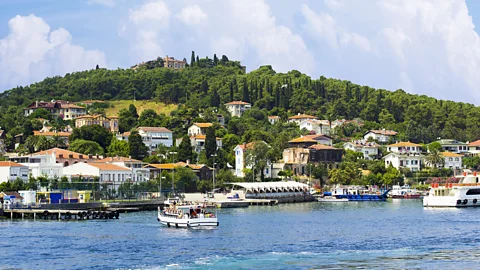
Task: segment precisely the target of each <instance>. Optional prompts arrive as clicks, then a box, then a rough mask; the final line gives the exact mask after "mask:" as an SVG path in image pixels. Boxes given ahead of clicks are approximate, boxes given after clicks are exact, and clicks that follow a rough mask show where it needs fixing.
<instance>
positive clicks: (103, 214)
mask: <svg viewBox="0 0 480 270" xmlns="http://www.w3.org/2000/svg"><path fill="white" fill-rule="evenodd" d="M3 215H4V216H6V217H10V219H14V218H21V219H22V220H23V219H26V218H33V220H37V219H40V220H65V221H66V220H87V219H114V218H115V219H118V218H119V216H120V213H119V212H118V211H91V210H63V209H48V210H47V209H3Z"/></svg>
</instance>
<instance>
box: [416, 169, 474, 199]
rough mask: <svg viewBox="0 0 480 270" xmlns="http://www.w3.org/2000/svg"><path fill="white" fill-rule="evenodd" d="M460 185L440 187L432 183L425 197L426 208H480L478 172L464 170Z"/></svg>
mask: <svg viewBox="0 0 480 270" xmlns="http://www.w3.org/2000/svg"><path fill="white" fill-rule="evenodd" d="M456 178H460V180H459V182H458V183H446V184H444V185H440V184H438V183H432V186H431V187H430V190H429V191H428V195H427V196H425V197H423V206H424V207H475V206H480V183H479V176H477V172H471V171H470V170H464V172H463V175H462V176H456Z"/></svg>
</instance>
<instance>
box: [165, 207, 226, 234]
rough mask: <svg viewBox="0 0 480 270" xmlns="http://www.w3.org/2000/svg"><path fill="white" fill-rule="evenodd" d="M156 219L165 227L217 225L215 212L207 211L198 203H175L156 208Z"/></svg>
mask: <svg viewBox="0 0 480 270" xmlns="http://www.w3.org/2000/svg"><path fill="white" fill-rule="evenodd" d="M157 220H158V221H159V222H160V223H161V224H162V225H165V226H167V227H175V228H195V227H212V226H218V225H219V223H218V218H217V215H216V213H213V212H209V211H207V208H206V207H202V206H200V205H179V206H177V205H176V204H175V203H174V204H172V205H170V207H167V208H165V209H164V210H161V209H160V207H159V208H158V218H157Z"/></svg>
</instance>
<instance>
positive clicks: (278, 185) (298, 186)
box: [228, 181, 309, 193]
mask: <svg viewBox="0 0 480 270" xmlns="http://www.w3.org/2000/svg"><path fill="white" fill-rule="evenodd" d="M228 184H230V185H233V187H235V186H239V187H241V188H244V189H245V191H250V192H259V193H265V192H272V191H273V192H275V191H276V192H294V191H297V192H298V191H308V190H309V186H308V185H307V184H303V183H299V182H295V181H288V182H257V183H250V182H238V183H228Z"/></svg>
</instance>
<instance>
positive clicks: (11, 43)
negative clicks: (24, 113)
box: [0, 15, 106, 89]
mask: <svg viewBox="0 0 480 270" xmlns="http://www.w3.org/2000/svg"><path fill="white" fill-rule="evenodd" d="M8 26H9V29H10V31H9V34H8V36H6V37H4V38H3V39H0V89H7V88H10V87H14V86H17V85H25V84H28V83H32V82H35V81H39V80H42V79H44V78H45V77H47V76H53V75H63V74H65V73H68V72H72V71H79V70H86V69H92V68H95V65H97V64H98V65H100V66H102V67H106V61H105V55H104V54H103V53H102V52H100V51H97V50H85V49H84V48H83V47H81V46H78V45H74V44H72V43H71V42H72V36H71V35H70V33H69V32H68V31H67V30H65V29H63V28H59V29H57V30H54V31H51V29H50V26H49V25H48V24H47V23H46V22H45V21H44V20H43V19H42V18H39V17H37V16H35V15H29V16H19V15H17V16H16V17H14V18H12V19H11V20H10V21H9V22H8Z"/></svg>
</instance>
